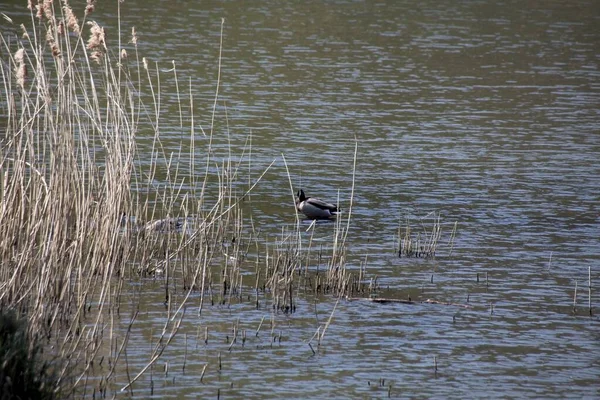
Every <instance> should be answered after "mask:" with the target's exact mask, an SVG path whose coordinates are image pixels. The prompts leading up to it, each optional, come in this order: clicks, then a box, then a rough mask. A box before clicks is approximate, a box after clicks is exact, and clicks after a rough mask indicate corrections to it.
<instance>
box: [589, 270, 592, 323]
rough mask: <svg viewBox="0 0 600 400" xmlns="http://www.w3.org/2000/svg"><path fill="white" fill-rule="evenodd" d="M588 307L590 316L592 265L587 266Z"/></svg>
mask: <svg viewBox="0 0 600 400" xmlns="http://www.w3.org/2000/svg"><path fill="white" fill-rule="evenodd" d="M588 309H589V313H590V317H591V316H592V267H591V266H588Z"/></svg>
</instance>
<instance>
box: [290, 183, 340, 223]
mask: <svg viewBox="0 0 600 400" xmlns="http://www.w3.org/2000/svg"><path fill="white" fill-rule="evenodd" d="M297 196H298V197H297V198H296V209H297V210H298V211H300V212H301V213H302V214H304V215H306V216H307V217H308V218H310V219H329V218H331V217H335V216H336V215H337V214H338V212H339V210H338V207H337V204H331V203H327V202H325V201H323V200H321V199H317V198H316V197H306V195H305V194H304V190H302V189H300V190H299V191H298V193H297Z"/></svg>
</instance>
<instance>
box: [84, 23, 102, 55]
mask: <svg viewBox="0 0 600 400" xmlns="http://www.w3.org/2000/svg"><path fill="white" fill-rule="evenodd" d="M87 24H88V25H89V26H90V38H89V39H88V42H87V48H88V49H89V50H92V54H91V56H90V58H91V59H92V60H94V61H96V63H98V64H100V60H101V59H102V56H103V55H104V53H105V51H106V40H105V39H106V37H105V34H104V28H103V27H101V26H100V25H98V23H97V22H96V21H88V22H87Z"/></svg>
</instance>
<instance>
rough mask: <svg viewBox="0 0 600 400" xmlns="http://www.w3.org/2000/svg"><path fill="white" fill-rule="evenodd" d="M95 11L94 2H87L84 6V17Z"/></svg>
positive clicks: (89, 0)
mask: <svg viewBox="0 0 600 400" xmlns="http://www.w3.org/2000/svg"><path fill="white" fill-rule="evenodd" d="M95 9H96V0H87V3H86V6H85V15H86V17H87V16H88V15H90V14H91V13H93V12H94V10H95Z"/></svg>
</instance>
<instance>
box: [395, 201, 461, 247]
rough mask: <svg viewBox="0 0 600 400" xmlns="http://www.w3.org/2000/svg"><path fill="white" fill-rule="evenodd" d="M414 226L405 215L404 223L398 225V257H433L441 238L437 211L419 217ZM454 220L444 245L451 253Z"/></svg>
mask: <svg viewBox="0 0 600 400" xmlns="http://www.w3.org/2000/svg"><path fill="white" fill-rule="evenodd" d="M416 225H417V226H416V227H413V223H412V221H411V219H410V217H408V216H407V217H406V222H405V224H404V225H402V224H400V225H399V226H398V235H397V253H398V257H416V258H434V257H435V255H436V252H437V251H438V247H439V246H440V241H441V240H442V232H443V230H442V220H441V216H440V214H439V212H431V213H429V214H427V215H426V216H424V217H422V218H419V220H418V222H417V224H416ZM457 226H458V223H457V222H455V223H454V225H453V226H452V229H451V231H450V233H449V236H448V240H447V243H446V247H447V248H448V249H449V250H448V251H449V254H452V250H453V248H454V241H455V238H456V228H457Z"/></svg>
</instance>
